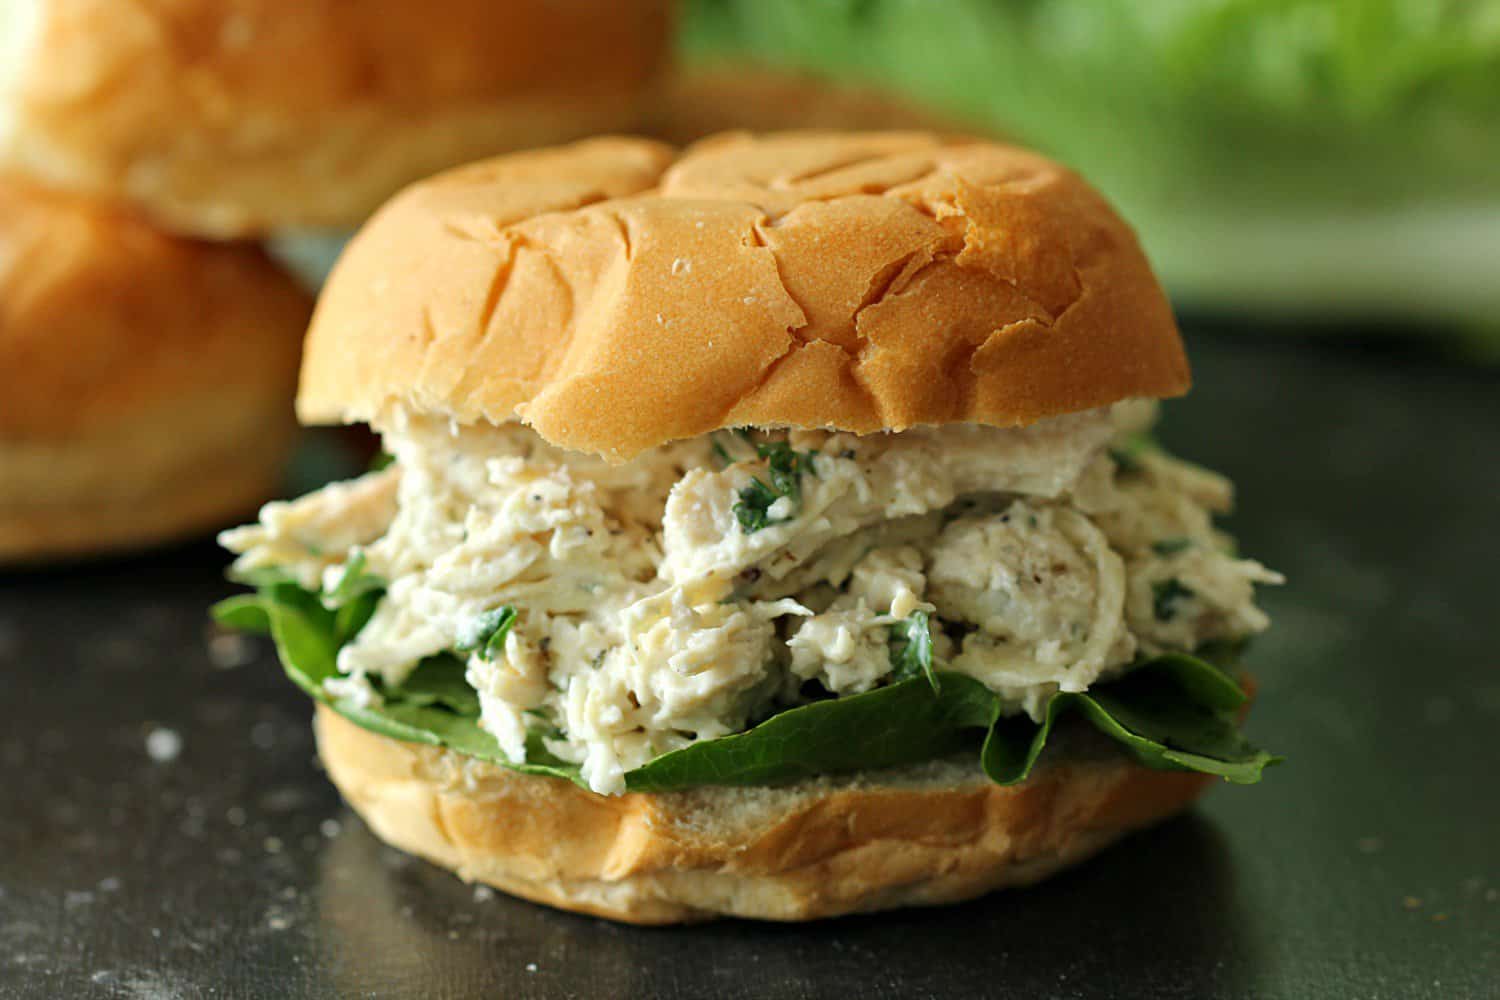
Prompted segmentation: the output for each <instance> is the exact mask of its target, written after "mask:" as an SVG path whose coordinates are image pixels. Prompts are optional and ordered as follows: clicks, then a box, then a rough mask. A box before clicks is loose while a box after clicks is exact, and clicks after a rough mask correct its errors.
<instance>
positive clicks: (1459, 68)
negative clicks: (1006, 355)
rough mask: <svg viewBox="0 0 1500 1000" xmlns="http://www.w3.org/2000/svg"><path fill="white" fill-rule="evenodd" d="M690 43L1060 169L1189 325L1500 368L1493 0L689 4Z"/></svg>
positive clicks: (1499, 28)
mask: <svg viewBox="0 0 1500 1000" xmlns="http://www.w3.org/2000/svg"><path fill="white" fill-rule="evenodd" d="M683 46H684V59H685V61H686V62H687V64H688V65H689V66H691V65H693V64H694V63H697V62H719V61H722V60H725V59H734V60H746V59H750V60H757V61H760V62H762V63H765V64H768V65H773V66H778V67H784V68H790V69H796V70H804V71H815V72H818V73H820V74H822V75H823V76H825V77H826V78H828V79H829V80H831V81H833V82H835V83H837V84H840V85H846V86H852V85H873V86H878V87H880V88H882V89H884V90H887V91H889V92H891V93H893V94H896V95H900V97H901V98H903V99H904V100H907V101H909V102H914V103H918V104H922V105H925V106H928V107H930V108H932V109H933V110H934V111H935V112H936V113H940V114H944V115H951V116H954V117H955V118H957V119H959V120H961V121H964V122H966V123H967V124H968V127H969V128H971V129H978V130H992V131H998V132H1001V133H1003V134H1005V135H1006V136H1007V137H1010V138H1012V139H1014V140H1015V141H1018V142H1022V143H1025V144H1027V145H1031V146H1034V147H1036V148H1039V149H1041V150H1042V151H1044V152H1047V153H1050V154H1051V155H1053V156H1055V157H1057V158H1059V159H1061V160H1063V161H1064V162H1066V163H1068V164H1069V165H1071V166H1074V167H1076V168H1077V169H1079V170H1081V171H1082V172H1083V173H1084V174H1086V175H1087V176H1089V177H1090V178H1091V179H1093V180H1094V181H1095V182H1096V183H1097V184H1098V185H1099V187H1100V188H1101V189H1102V190H1103V191H1104V192H1105V194H1107V195H1108V196H1110V198H1111V200H1113V201H1114V202H1115V203H1116V204H1118V205H1119V206H1120V208H1121V211H1122V213H1123V214H1124V215H1125V217H1126V218H1127V219H1129V220H1130V221H1131V222H1132V223H1133V224H1134V225H1135V226H1136V227H1137V229H1138V230H1139V231H1140V232H1141V234H1142V238H1143V239H1144V241H1145V243H1146V247H1147V250H1148V251H1149V252H1150V254H1151V258H1152V260H1153V261H1154V262H1155V263H1156V265H1157V269H1158V271H1159V273H1161V275H1162V277H1163V279H1164V280H1165V281H1166V283H1167V285H1168V286H1169V289H1170V291H1171V292H1172V293H1173V297H1174V299H1175V300H1176V302H1177V304H1178V305H1179V306H1185V307H1188V308H1190V309H1191V308H1197V309H1206V310H1209V311H1213V312H1215V313H1232V314H1246V315H1253V316H1254V317H1255V318H1256V319H1257V320H1259V321H1263V320H1266V319H1271V318H1277V317H1284V318H1289V319H1316V320H1327V319H1333V320H1354V321H1369V320H1371V319H1373V320H1376V321H1379V322H1382V323H1391V322H1416V323H1421V324H1423V325H1424V327H1436V326H1439V325H1445V324H1447V325H1456V326H1459V327H1463V328H1465V330H1464V331H1455V332H1467V333H1468V334H1471V335H1472V336H1471V337H1470V341H1471V343H1472V344H1473V345H1474V346H1476V347H1480V348H1484V349H1486V350H1487V351H1488V353H1489V354H1490V355H1491V356H1492V357H1496V358H1500V321H1497V320H1496V319H1495V316H1496V315H1500V281H1497V280H1496V262H1497V261H1500V3H1497V2H1494V0H1295V2H1291V3H1283V2H1275V0H1248V2H1247V0H1234V2H1230V0H1194V2H1181V0H1176V2H1167V0H1161V2H1152V3H1133V4H1132V3H1118V2H1114V0H951V2H946V3H942V4H935V3H932V2H930V0H859V2H854V0H827V2H819V3H808V2H804V0H685V3H684V6H683ZM1434 321H1436V322H1434Z"/></svg>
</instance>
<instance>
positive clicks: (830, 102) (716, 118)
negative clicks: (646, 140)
mask: <svg viewBox="0 0 1500 1000" xmlns="http://www.w3.org/2000/svg"><path fill="white" fill-rule="evenodd" d="M787 129H843V130H857V129H871V130H877V131H880V130H890V129H918V130H927V131H937V132H958V131H970V130H972V129H971V127H970V126H968V125H965V124H963V123H960V122H958V121H957V120H956V119H953V118H945V117H944V116H943V115H941V114H939V113H938V112H936V111H934V110H933V109H932V108H930V107H923V106H922V105H920V104H918V103H916V102H913V101H907V100H902V99H901V98H898V97H894V96H892V95H891V94H890V93H888V92H884V91H881V90H879V89H877V88H874V87H867V86H860V85H840V84H838V83H834V82H832V81H830V80H828V79H826V78H823V77H820V76H818V75H816V74H814V73H806V72H798V71H796V70H786V69H772V68H768V67H765V66H757V65H755V64H753V63H709V64H706V65H700V66H693V67H686V68H684V69H683V71H682V72H680V73H677V74H674V75H673V77H672V79H671V81H670V83H669V84H668V85H667V86H666V87H665V88H663V92H662V95H661V97H660V99H658V100H657V101H655V102H653V104H652V106H651V112H650V115H649V118H648V122H647V129H646V131H647V133H648V134H649V135H650V136H651V137H652V138H655V139H661V140H663V141H664V142H670V143H672V144H674V145H678V146H685V145H688V144H689V143H693V142H697V141H698V140H699V139H704V138H707V137H708V136H711V135H716V134H718V133H721V132H729V131H736V130H743V131H748V132H781V131H785V130H787Z"/></svg>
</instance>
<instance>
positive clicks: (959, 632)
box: [223, 406, 1279, 793]
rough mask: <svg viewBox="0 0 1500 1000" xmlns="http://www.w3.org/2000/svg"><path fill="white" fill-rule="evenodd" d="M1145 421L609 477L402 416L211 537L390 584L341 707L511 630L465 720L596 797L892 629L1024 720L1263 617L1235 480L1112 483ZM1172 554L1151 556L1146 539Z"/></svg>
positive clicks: (797, 438)
mask: <svg viewBox="0 0 1500 1000" xmlns="http://www.w3.org/2000/svg"><path fill="white" fill-rule="evenodd" d="M1149 419H1150V418H1149V414H1148V415H1147V416H1144V417H1143V416H1142V413H1141V410H1140V408H1139V407H1127V406H1120V407H1115V408H1114V409H1113V410H1098V411H1093V412H1090V413H1084V414H1077V415H1072V416H1066V417H1059V418H1054V419H1051V420H1046V421H1042V422H1040V423H1038V424H1035V425H1032V426H1030V427H1026V428H994V427H980V426H974V425H953V426H947V427H939V428H931V427H928V428H918V429H914V430H910V431H905V432H901V433H888V434H876V435H867V436H864V437H860V436H855V435H851V434H844V433H831V432H822V431H790V432H765V433H760V432H757V433H756V434H754V435H740V434H737V433H734V432H720V433H718V434H715V435H710V436H708V437H704V438H700V439H695V440H691V441H685V442H679V443H676V444H672V445H668V446H665V447H663V448H659V449H656V450H654V451H651V452H648V453H646V454H645V455H643V456H641V457H640V458H638V459H636V460H634V461H632V462H629V463H626V464H624V465H610V464H608V463H606V462H604V461H602V460H600V459H597V458H592V457H589V456H583V455H578V454H575V453H571V452H565V451H562V450H560V449H556V448H553V447H551V446H550V445H548V444H546V443H545V442H543V441H542V440H541V439H540V438H538V437H537V436H536V435H535V434H534V433H532V432H531V431H530V430H527V429H526V428H524V427H521V426H519V425H514V424H512V425H506V426H502V427H490V426H483V427H464V428H459V427H455V426H452V425H450V424H448V423H445V422H439V421H434V420H431V419H427V418H421V417H417V416H412V415H408V414H406V413H404V412H399V411H397V412H392V413H389V414H387V415H386V417H385V419H384V420H382V422H381V427H380V430H381V431H382V433H383V435H384V437H385V441H386V447H387V450H389V451H390V452H391V453H392V454H393V455H394V456H395V458H396V462H395V464H394V465H393V466H392V468H390V469H388V470H387V471H385V472H380V473H373V474H371V475H369V476H365V477H363V478H361V479H359V480H355V481H353V482H352V483H345V484H335V485H333V486H329V487H326V488H325V489H323V490H320V491H318V492H317V493H314V494H311V495H309V496H307V497H304V498H302V499H301V500H297V501H294V502H291V503H286V504H271V505H268V506H267V507H266V508H265V510H264V511H263V512H262V516H261V523H260V524H259V525H255V526H251V527H247V528H241V529H236V530H235V531H232V532H226V533H225V535H224V536H223V540H224V543H225V544H226V545H227V546H228V547H229V548H231V549H233V550H234V551H236V552H238V553H240V556H239V560H238V562H237V564H236V565H237V566H238V567H239V568H241V569H250V568H255V567H261V566H277V567H279V568H281V569H283V570H285V571H289V572H291V573H292V574H293V575H294V576H295V577H296V578H297V579H298V580H299V581H303V582H304V585H305V586H309V587H314V586H316V585H317V584H318V582H319V581H321V580H324V579H331V578H332V577H333V576H335V575H336V574H337V573H339V572H341V569H340V567H341V564H342V563H343V562H344V561H345V560H347V559H349V558H351V556H352V553H353V552H354V551H356V550H358V551H360V552H362V553H363V556H364V559H365V561H366V566H367V568H368V570H369V571H370V572H372V573H375V574H376V575H378V576H380V577H382V578H383V579H384V580H386V581H387V584H388V590H387V593H386V597H385V598H384V599H383V600H382V601H381V603H380V605H379V606H378V608H377V609H376V611H375V614H374V616H373V617H372V618H371V620H370V622H369V624H368V625H367V626H366V627H365V628H364V629H363V630H362V631H361V632H360V634H359V635H358V637H357V638H356V639H355V640H354V641H353V642H351V643H350V644H349V645H347V646H345V648H344V649H343V650H342V651H341V652H340V654H339V661H338V666H339V669H340V671H341V672H342V673H343V674H344V675H346V676H345V677H344V678H342V679H340V680H338V681H335V682H331V683H336V684H339V685H340V690H341V691H343V692H344V694H345V696H349V697H357V698H360V699H364V698H367V697H369V696H372V695H373V694H374V692H373V691H372V690H371V689H370V686H369V685H368V683H367V682H366V681H365V679H366V678H368V677H370V676H378V677H380V678H382V679H383V680H385V681H386V682H388V683H398V682H399V681H400V680H401V679H402V678H403V677H405V676H406V674H407V673H409V672H410V670H411V669H412V668H413V667H414V666H415V665H416V664H417V663H418V662H419V661H420V660H421V659H422V658H423V657H426V656H430V655H432V654H435V653H440V652H444V651H452V650H454V649H455V648H456V647H458V646H459V645H460V644H463V643H464V641H465V640H466V639H468V640H472V638H473V633H474V630H475V629H476V627H477V625H476V622H477V621H478V620H479V618H480V617H481V616H482V615H484V614H486V613H487V612H492V611H494V610H495V609H497V608H499V607H501V606H503V605H510V606H513V607H514V608H515V609H516V610H517V612H518V616H517V620H516V623H515V625H514V627H513V628H512V629H511V631H510V633H509V635H508V636H507V637H506V639H505V642H504V648H503V650H501V651H499V652H498V654H497V655H495V656H493V657H489V658H486V656H485V655H484V654H483V651H482V650H481V651H476V652H475V653H473V654H471V655H470V656H469V659H468V669H467V676H468V679H469V682H470V683H471V684H472V685H473V686H474V688H475V690H476V691H477V692H478V693H479V699H480V705H481V720H482V724H483V725H484V727H485V728H486V729H488V730H489V731H490V732H491V733H493V734H494V736H495V737H496V739H497V740H498V741H499V743H500V745H501V746H502V748H503V749H504V750H505V752H506V753H507V754H508V755H509V756H510V757H511V758H512V759H514V760H517V761H521V760H523V759H524V758H525V754H526V747H525V743H526V735H527V731H528V726H532V725H535V724H536V720H538V719H541V720H545V722H546V724H547V726H546V728H547V730H548V733H549V735H548V736H547V737H546V739H545V743H546V746H547V748H548V750H549V751H550V752H552V753H553V754H555V755H557V756H559V757H561V758H563V759H565V760H568V761H571V762H574V763H577V764H579V765H580V768H581V770H582V773H583V776H584V779H585V780H586V781H587V783H588V784H589V786H590V787H591V788H593V789H595V790H596V791H599V792H605V793H613V792H619V791H622V790H623V789H624V775H625V774H626V773H627V772H628V771H630V770H631V769H633V768H635V767H638V766H640V765H641V764H644V763H645V762H647V761H649V760H650V759H652V758H653V757H656V756H658V755H660V754H661V753H664V752H666V751H669V750H672V749H675V748H678V747H682V746H686V745H688V744H690V743H692V742H694V741H696V740H703V739H712V738H714V737H718V736H723V735H727V734H729V733H734V732H738V731H741V730H743V729H745V728H746V727H747V726H749V725H751V724H753V723H754V722H755V721H756V720H757V719H759V718H761V717H764V716H765V715H767V714H769V713H770V712H771V711H773V710H775V709H776V708H777V707H780V706H785V705H789V704H795V703H797V702H798V701H799V700H804V699H805V698H807V697H809V696H810V695H813V694H816V693H817V692H818V691H819V689H821V690H822V691H823V692H826V693H831V694H835V695H847V694H856V693H859V692H862V691H868V690H870V689H871V688H874V687H876V686H878V685H880V684H882V683H885V682H886V681H887V680H888V679H889V677H890V674H891V670H892V663H891V655H890V633H891V626H893V625H895V624H897V623H900V622H902V621H903V620H905V619H907V618H908V617H909V616H910V615H911V614H912V613H913V612H915V611H919V610H920V611H925V612H927V613H928V614H929V615H930V616H931V619H932V622H933V646H934V651H935V654H936V656H937V658H938V659H939V660H941V661H942V666H943V667H944V668H945V669H949V670H956V671H960V672H963V673H967V674H970V675H972V676H974V677H976V678H977V679H979V680H980V681H982V682H983V683H985V684H986V685H987V686H988V687H990V688H991V689H992V690H994V691H995V692H997V693H998V694H999V695H1001V696H1002V698H1003V700H1004V701H1005V704H1006V706H1007V709H1008V710H1010V711H1024V712H1027V713H1029V714H1031V715H1032V716H1033V717H1035V716H1037V715H1039V713H1040V712H1041V711H1042V710H1043V708H1044V706H1045V704H1046V700H1047V699H1048V698H1049V697H1050V696H1051V695H1052V694H1053V693H1055V692H1057V691H1059V690H1063V691H1082V690H1085V689H1087V688H1088V686H1089V685H1090V684H1092V683H1094V682H1095V681H1097V680H1099V679H1100V678H1103V677H1108V676H1111V675H1113V674H1115V673H1118V672H1119V671H1121V670H1122V669H1124V668H1126V667H1127V666H1128V665H1129V664H1130V663H1131V662H1133V661H1134V660H1135V659H1136V658H1137V657H1138V656H1139V655H1140V654H1142V653H1152V652H1158V651H1161V650H1168V649H1181V650H1190V649H1193V648H1195V647H1197V646H1198V645H1200V644H1202V643H1203V642H1206V641H1209V640H1213V639H1223V638H1237V637H1240V636H1244V635H1247V634H1250V633H1252V632H1255V631H1259V630H1260V629H1263V628H1264V627H1265V626H1266V624H1267V622H1266V619H1265V616H1264V614H1263V613H1262V612H1261V611H1260V610H1259V609H1258V608H1256V607H1255V605H1254V594H1253V585H1254V584H1255V583H1258V582H1275V581H1277V580H1279V577H1277V575H1276V574H1274V573H1271V572H1270V571H1268V570H1266V569H1265V568H1264V567H1261V566H1260V565H1259V564H1258V563H1254V562H1252V561H1249V560H1241V559H1237V558H1235V557H1233V556H1232V555H1230V554H1229V552H1228V549H1227V545H1226V540H1225V539H1224V538H1223V537H1222V536H1220V535H1219V534H1218V533H1217V532H1216V531H1215V530H1214V528H1213V525H1212V514H1213V513H1214V512H1217V511H1221V510H1224V509H1226V508H1227V506H1228V503H1229V500H1230V493H1229V486H1228V483H1227V482H1225V481H1224V480H1223V479H1221V478H1220V477H1217V476H1214V475H1213V474H1212V473H1208V472H1206V471H1204V470H1200V469H1197V468H1196V467H1193V466H1189V465H1187V464H1186V463H1182V462H1178V461H1177V460H1175V459H1172V458H1170V457H1168V456H1165V455H1160V454H1155V453H1151V454H1147V455H1144V456H1141V457H1140V458H1139V459H1138V460H1136V461H1132V462H1131V463H1130V467H1129V469H1128V471H1127V470H1121V469H1118V468H1117V467H1116V463H1115V462H1114V461H1113V460H1112V459H1111V458H1110V455H1109V451H1108V446H1109V442H1110V440H1111V438H1112V437H1114V436H1116V435H1118V434H1120V433H1122V430H1123V429H1134V428H1136V427H1138V426H1141V425H1142V423H1143V422H1145V423H1149ZM779 442H785V444H786V445H788V446H790V448H791V449H792V450H793V451H794V452H795V453H796V454H798V455H802V456H806V458H805V460H804V464H803V465H802V466H801V470H800V472H799V474H798V475H797V476H796V477H795V479H796V482H797V483H798V485H799V489H798V490H797V491H796V492H795V495H777V494H779V493H781V492H782V491H780V490H776V491H772V492H771V493H770V494H769V495H768V496H767V502H766V503H765V504H764V505H763V506H764V511H763V512H764V520H765V521H766V524H765V526H764V527H761V528H759V529H758V530H753V531H751V530H746V526H745V523H744V518H743V516H742V515H743V512H737V511H736V504H737V503H740V502H741V501H742V498H743V496H744V494H745V491H746V490H747V488H749V487H750V486H751V484H752V480H755V479H758V480H760V481H761V482H762V483H768V484H769V483H773V476H772V470H771V469H770V467H769V461H768V459H767V458H766V457H764V456H763V455H761V454H759V453H758V452H757V445H763V446H764V445H774V444H777V443H779ZM1163 543H1167V544H1163Z"/></svg>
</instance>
